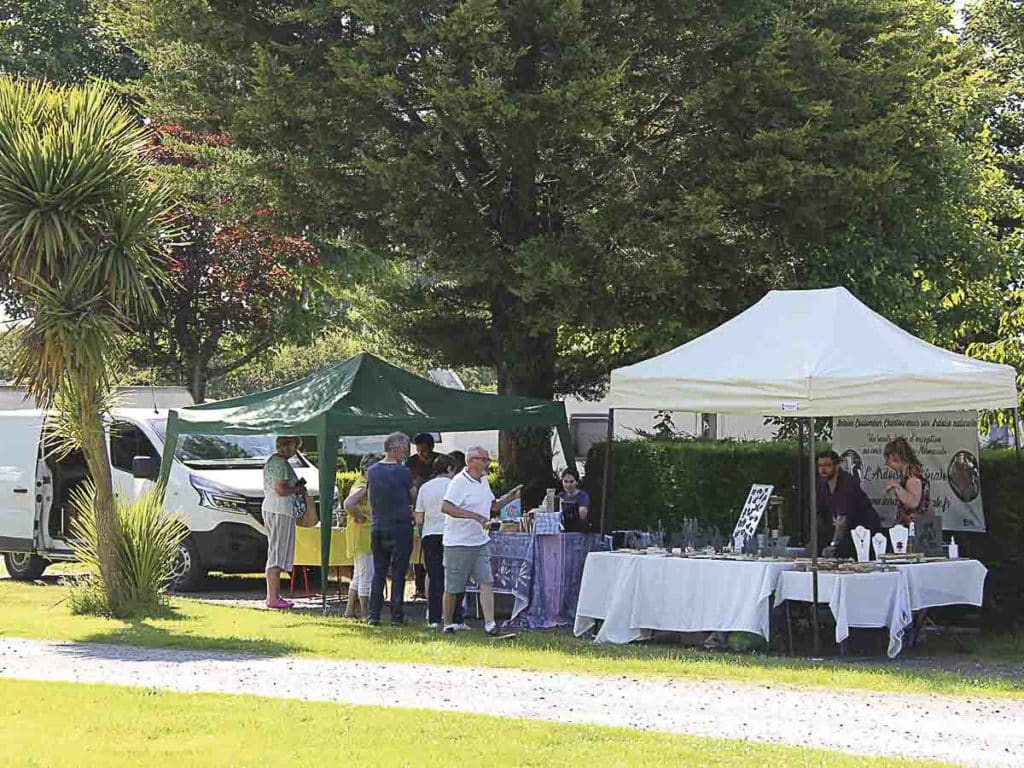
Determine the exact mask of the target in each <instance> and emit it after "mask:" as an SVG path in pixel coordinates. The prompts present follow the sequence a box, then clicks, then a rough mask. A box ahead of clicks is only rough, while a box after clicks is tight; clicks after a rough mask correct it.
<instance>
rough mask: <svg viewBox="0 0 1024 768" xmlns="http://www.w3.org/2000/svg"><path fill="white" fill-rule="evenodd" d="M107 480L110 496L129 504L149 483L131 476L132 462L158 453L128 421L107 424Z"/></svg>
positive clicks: (157, 456) (146, 488)
mask: <svg viewBox="0 0 1024 768" xmlns="http://www.w3.org/2000/svg"><path fill="white" fill-rule="evenodd" d="M109 434H110V478H111V480H112V481H113V485H114V495H115V496H117V497H118V498H119V499H120V500H121V501H123V502H126V503H130V502H132V501H135V500H136V499H138V498H139V497H140V496H142V494H144V493H145V492H146V491H147V490H149V489H150V488H151V487H152V485H153V483H152V482H151V481H149V480H140V479H138V478H136V477H135V476H134V475H132V461H133V460H134V459H135V457H136V456H150V457H155V458H159V457H160V454H159V453H158V452H157V450H156V448H154V447H153V443H151V442H150V440H149V438H148V437H147V436H146V433H145V432H143V431H142V428H141V427H139V426H138V425H136V424H133V423H131V422H130V421H124V420H123V419H115V420H114V421H113V422H111V424H110V433H109Z"/></svg>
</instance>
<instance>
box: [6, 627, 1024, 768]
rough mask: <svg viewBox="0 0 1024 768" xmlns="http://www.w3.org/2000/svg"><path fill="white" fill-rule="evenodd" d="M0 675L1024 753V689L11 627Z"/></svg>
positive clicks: (901, 747)
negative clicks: (918, 686)
mask: <svg viewBox="0 0 1024 768" xmlns="http://www.w3.org/2000/svg"><path fill="white" fill-rule="evenodd" d="M0 677H11V678H24V679H33V680H51V681H69V682H82V683H115V684H120V685H133V686H145V687H154V688H163V689H167V690H173V691H183V692H197V691H204V692H216V693H242V694H251V695H256V696H273V697H281V698H294V699H306V700H316V701H336V702H342V703H347V704H373V705H385V706H397V707H416V708H425V709H433V710H443V711H457V712H468V713H478V714H489V715H498V716H502V717H521V718H534V719H539V720H549V721H555V722H564V723H593V724H598V725H609V726H624V727H629V728H639V729H643V730H654V731H664V732H670V733H690V734H697V735H702V736H721V737H727V738H745V739H752V740H755V741H764V742H774V743H781V744H792V745H800V746H812V747H824V748H830V749H838V750H843V751H846V752H853V753H859V754H874V755H891V756H910V757H920V758H933V759H939V760H946V761H950V762H956V763H962V764H964V765H984V766H1022V765H1024V727H1022V726H1024V700H1018V699H995V698H986V697H950V696H940V695H916V694H915V695H898V694H874V693H866V692H851V691H838V692H831V691H821V690H814V689H796V688H789V687H784V686H767V685H745V684H736V683H725V682H718V681H709V682H703V681H691V680H677V681H668V680H654V679H637V678H632V677H595V676H585V675H573V674H561V673H555V674H544V673H537V672H520V671H514V670H502V669H472V668H461V667H435V666H427V665H412V664H381V663H373V662H361V661H327V660H319V659H298V658H293V657H285V658H277V659H275V658H267V657H254V656H245V655H239V654H230V653H221V652H214V651H209V652H207V651H180V650H169V649H149V648H138V647H133V646H123V645H100V644H87V643H55V642H45V641H37V640H20V639H13V638H0ZM838 724H842V725H838Z"/></svg>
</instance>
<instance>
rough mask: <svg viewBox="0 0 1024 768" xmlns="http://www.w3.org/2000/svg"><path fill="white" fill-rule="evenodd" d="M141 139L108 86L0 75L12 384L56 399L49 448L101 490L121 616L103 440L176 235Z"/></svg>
mask: <svg viewBox="0 0 1024 768" xmlns="http://www.w3.org/2000/svg"><path fill="white" fill-rule="evenodd" d="M147 140H148V137H147V134H146V131H145V130H144V129H143V127H142V126H141V125H140V124H139V122H138V121H137V120H136V119H135V118H134V117H133V116H132V115H131V114H130V113H129V112H128V111H127V110H125V109H124V108H123V107H122V106H121V105H120V104H119V103H118V101H117V100H116V98H115V97H114V96H113V95H112V94H111V93H110V92H109V91H108V90H106V89H105V88H104V87H102V86H96V85H87V86H84V87H69V88H63V87H56V86H51V85H49V84H45V83H33V82H30V81H19V80H12V79H11V78H8V77H3V76H0V270H2V271H3V272H5V273H6V274H7V276H9V278H10V280H9V282H11V283H13V284H14V286H16V288H17V289H18V290H19V292H20V294H21V296H20V298H21V299H22V303H23V304H24V305H25V306H26V307H27V308H28V309H29V314H30V317H31V319H30V320H29V322H28V324H27V326H26V327H25V328H24V329H23V330H22V344H21V348H20V349H19V351H18V353H17V355H16V359H15V373H16V380H17V381H18V383H20V384H24V385H26V386H27V387H28V389H29V390H30V391H31V392H32V394H34V395H35V396H36V398H37V399H38V400H40V401H42V402H49V401H52V400H53V399H54V398H55V397H56V396H57V394H58V393H60V394H61V403H60V405H61V406H62V407H61V412H62V416H61V418H62V421H61V422H59V423H58V431H57V432H56V437H57V438H58V439H59V438H61V437H64V438H67V439H68V440H69V441H70V442H66V443H65V446H64V447H65V449H66V448H67V447H68V446H70V445H72V444H80V445H81V448H82V451H83V452H84V454H85V459H86V463H87V464H88V467H89V472H90V475H91V476H92V478H93V481H94V483H95V484H94V485H93V486H92V490H91V492H90V494H89V495H90V498H91V500H92V509H93V511H94V516H95V517H94V519H95V524H96V525H95V527H96V536H97V540H96V555H97V558H98V561H99V563H98V564H99V566H100V571H101V573H102V577H103V587H104V590H105V597H106V600H105V601H106V604H107V605H108V607H109V608H110V609H111V610H113V611H115V612H116V611H120V610H122V609H124V608H125V607H126V601H128V603H129V604H130V601H131V600H132V594H133V591H132V585H131V582H130V581H129V580H126V576H128V575H129V574H127V573H126V571H125V567H124V565H123V563H121V562H120V556H119V555H118V552H117V542H118V538H119V535H120V534H119V532H118V523H117V518H116V513H115V509H114V495H113V487H112V481H111V477H110V466H109V463H108V457H107V449H106V444H105V441H104V434H103V413H104V411H105V409H106V407H107V399H106V398H107V395H108V393H109V391H110V384H111V375H110V371H111V368H110V364H111V362H112V360H113V358H114V357H115V355H114V352H115V350H116V349H117V347H118V343H119V341H120V339H121V338H122V337H123V336H124V332H125V330H126V329H127V327H128V326H129V325H130V323H131V321H132V320H133V319H135V318H137V317H140V316H142V315H144V314H148V313H151V312H153V311H154V310H155V308H156V299H157V295H158V292H159V291H160V289H161V286H162V283H163V280H164V277H163V275H164V272H163V261H164V250H163V249H164V245H165V244H166V243H167V242H168V241H169V239H170V236H171V234H172V233H171V231H170V225H171V217H170V214H169V206H168V202H167V198H166V196H165V194H164V193H163V192H162V191H161V189H160V188H159V187H157V186H156V185H154V184H153V183H152V181H151V180H150V173H149V171H150V167H149V165H148V162H147V160H146V157H145V151H144V150H145V148H146V144H147ZM51 447H52V445H51ZM60 450H61V448H60V446H59V445H58V446H57V451H58V452H59V451H60Z"/></svg>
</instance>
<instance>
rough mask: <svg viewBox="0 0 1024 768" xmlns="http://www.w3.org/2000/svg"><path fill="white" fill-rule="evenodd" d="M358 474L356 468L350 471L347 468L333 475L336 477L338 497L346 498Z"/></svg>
mask: <svg viewBox="0 0 1024 768" xmlns="http://www.w3.org/2000/svg"><path fill="white" fill-rule="evenodd" d="M359 475H360V472H359V470H358V469H357V470H355V471H351V472H350V471H348V470H343V471H341V472H339V473H338V474H337V475H335V477H336V478H337V486H338V498H339V499H341V500H342V501H344V500H345V499H346V498H348V494H349V492H350V491H351V490H352V484H353V483H355V481H356V480H358V479H359Z"/></svg>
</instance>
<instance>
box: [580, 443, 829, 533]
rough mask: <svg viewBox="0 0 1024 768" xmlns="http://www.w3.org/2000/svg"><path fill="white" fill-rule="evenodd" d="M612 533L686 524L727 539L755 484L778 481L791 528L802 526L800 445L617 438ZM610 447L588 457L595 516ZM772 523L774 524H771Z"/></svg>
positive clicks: (588, 486) (777, 490) (672, 528)
mask: <svg viewBox="0 0 1024 768" xmlns="http://www.w3.org/2000/svg"><path fill="white" fill-rule="evenodd" d="M612 452H613V456H612V475H611V477H610V478H609V493H610V495H611V497H612V504H611V513H610V514H609V515H608V517H607V519H606V520H605V530H606V531H610V530H614V529H620V528H621V529H629V528H639V529H651V530H653V529H656V528H657V527H658V525H659V523H660V524H661V525H662V526H663V527H664V529H665V530H666V531H677V530H679V529H680V528H681V527H682V522H683V518H687V517H694V518H697V519H698V520H700V522H701V524H702V525H708V524H710V525H716V526H718V528H719V530H720V531H721V532H722V535H723V536H728V535H729V534H730V533H731V532H732V528H733V526H734V525H735V523H736V519H737V517H739V512H740V510H741V509H742V508H743V502H744V501H745V500H746V498H747V492H748V491H749V490H750V486H751V485H753V484H754V483H772V484H773V485H774V486H775V491H774V492H775V493H776V494H778V495H780V496H782V497H783V499H784V502H783V503H784V508H783V509H784V518H785V520H784V527H785V528H786V529H787V530H791V531H792V530H794V528H798V527H799V525H800V520H799V514H798V510H799V506H798V504H799V496H798V493H797V489H798V488H802V487H804V485H803V484H801V485H798V482H799V479H800V478H801V475H800V473H801V472H803V478H806V475H807V473H808V472H809V470H808V469H807V467H806V464H805V465H804V466H803V467H801V466H800V461H799V454H798V448H797V444H796V443H790V442H773V443H764V442H753V441H751V442H745V441H735V440H721V441H712V440H616V441H614V442H613V443H612ZM604 453H605V447H604V444H600V445H596V446H594V447H593V448H592V449H591V451H590V454H589V455H588V456H587V471H586V479H585V481H584V487H585V488H586V490H587V492H588V493H589V494H590V497H591V501H592V504H593V506H594V510H595V512H597V513H598V514H600V511H601V508H602V506H603V499H602V498H601V484H602V478H603V476H604ZM771 522H772V524H774V523H775V521H774V520H773V521H771Z"/></svg>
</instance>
